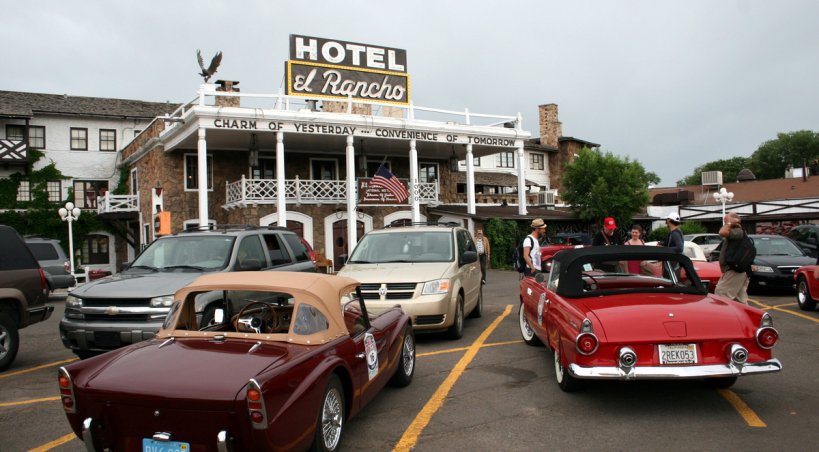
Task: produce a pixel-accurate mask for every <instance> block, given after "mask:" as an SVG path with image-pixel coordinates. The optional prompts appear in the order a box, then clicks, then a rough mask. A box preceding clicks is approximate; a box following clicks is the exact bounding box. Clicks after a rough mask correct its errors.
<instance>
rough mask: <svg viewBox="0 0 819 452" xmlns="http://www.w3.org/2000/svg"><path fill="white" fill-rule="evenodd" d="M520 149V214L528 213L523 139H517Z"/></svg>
mask: <svg viewBox="0 0 819 452" xmlns="http://www.w3.org/2000/svg"><path fill="white" fill-rule="evenodd" d="M515 147H516V148H517V149H518V215H526V166H525V165H526V156H525V155H524V153H523V140H515Z"/></svg>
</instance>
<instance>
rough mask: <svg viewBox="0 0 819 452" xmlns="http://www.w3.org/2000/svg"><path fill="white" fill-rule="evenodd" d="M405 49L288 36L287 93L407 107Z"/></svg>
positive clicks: (407, 81)
mask: <svg viewBox="0 0 819 452" xmlns="http://www.w3.org/2000/svg"><path fill="white" fill-rule="evenodd" d="M406 68H407V52H406V50H401V49H393V48H390V47H381V46H374V45H370V44H359V43H354V42H346V41H335V40H329V39H323V38H313V37H310V36H299V35H290V61H288V62H287V63H286V64H285V72H286V77H287V94H288V95H291V96H304V97H310V98H319V99H339V100H345V99H347V98H349V97H352V98H353V99H359V100H369V101H377V102H385V103H393V104H409V89H410V82H409V74H407V69H406Z"/></svg>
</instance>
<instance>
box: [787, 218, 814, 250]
mask: <svg viewBox="0 0 819 452" xmlns="http://www.w3.org/2000/svg"><path fill="white" fill-rule="evenodd" d="M788 238H789V239H791V240H793V241H794V242H796V244H797V245H799V247H800V248H802V249H803V250H804V251H805V254H807V255H808V256H811V257H819V224H800V225H799V226H796V227H794V228H793V229H791V230H790V231H788Z"/></svg>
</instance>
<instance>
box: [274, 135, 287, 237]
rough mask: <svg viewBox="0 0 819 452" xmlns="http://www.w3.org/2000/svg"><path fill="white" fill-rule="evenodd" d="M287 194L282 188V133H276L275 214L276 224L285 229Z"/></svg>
mask: <svg viewBox="0 0 819 452" xmlns="http://www.w3.org/2000/svg"><path fill="white" fill-rule="evenodd" d="M286 196H287V193H286V189H285V188H284V132H276V213H277V214H278V218H277V220H276V221H277V223H278V225H279V226H281V227H287V208H286V207H285V206H286V205H287V202H286V201H287V198H286Z"/></svg>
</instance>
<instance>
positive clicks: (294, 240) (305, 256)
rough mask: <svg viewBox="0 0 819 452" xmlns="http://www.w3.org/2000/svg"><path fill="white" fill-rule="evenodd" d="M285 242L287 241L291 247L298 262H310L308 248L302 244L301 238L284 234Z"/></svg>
mask: <svg viewBox="0 0 819 452" xmlns="http://www.w3.org/2000/svg"><path fill="white" fill-rule="evenodd" d="M284 240H285V241H287V244H288V245H290V249H292V250H293V255H294V257H295V258H296V262H306V261H309V260H310V255H309V253H308V252H307V248H306V247H305V246H304V244H303V243H301V239H299V236H297V235H295V234H284Z"/></svg>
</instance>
